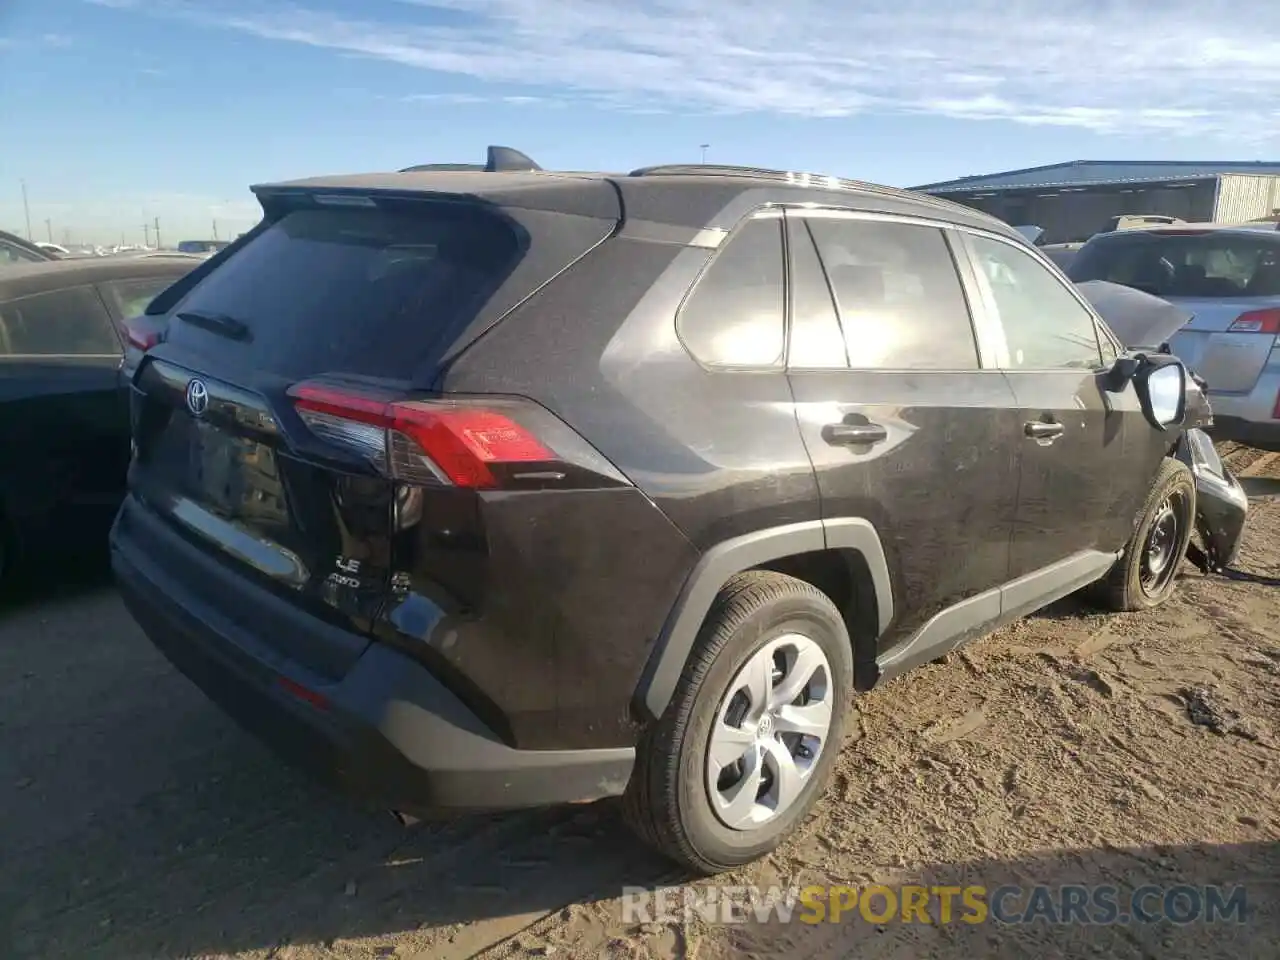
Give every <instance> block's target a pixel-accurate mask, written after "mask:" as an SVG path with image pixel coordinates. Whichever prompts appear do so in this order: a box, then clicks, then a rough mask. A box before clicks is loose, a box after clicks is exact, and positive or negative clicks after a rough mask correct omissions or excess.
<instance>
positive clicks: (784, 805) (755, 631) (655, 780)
mask: <svg viewBox="0 0 1280 960" xmlns="http://www.w3.org/2000/svg"><path fill="white" fill-rule="evenodd" d="M852 689H853V654H852V648H851V646H850V643H849V635H848V632H847V631H846V629H845V626H844V620H843V619H842V617H841V616H840V612H839V610H837V609H836V607H835V605H834V604H833V603H832V602H831V600H830V599H828V597H827V596H826V595H825V594H824V593H823V592H822V591H820V590H818V589H817V588H816V587H814V586H812V585H811V584H808V583H805V582H804V581H802V580H797V579H795V578H793V577H788V576H784V575H782V574H779V573H771V572H766V571H749V572H746V573H742V574H739V575H737V576H735V577H733V578H732V579H731V580H730V581H729V582H728V583H727V584H726V585H725V587H724V588H723V589H722V590H721V591H720V594H719V595H718V596H717V598H716V600H715V602H714V603H713V604H712V606H711V610H710V611H709V612H708V614H707V618H706V620H705V621H704V623H703V625H702V629H701V631H700V632H699V634H698V638H697V640H696V641H695V643H694V646H693V649H692V651H691V652H690V656H689V662H688V664H687V665H686V667H685V671H684V674H683V675H682V677H681V679H680V683H679V685H678V686H677V688H676V691H675V694H674V696H673V698H672V701H671V703H670V705H669V706H668V707H667V710H666V712H665V713H664V714H663V715H662V717H661V719H659V720H658V721H656V722H655V723H654V724H653V725H652V726H651V727H650V728H649V730H648V731H646V733H645V735H644V737H643V738H642V740H641V743H640V744H639V747H638V749H637V751H636V766H635V771H634V773H633V774H632V777H631V782H630V783H629V784H628V787H627V793H626V796H625V798H624V802H623V809H624V812H625V816H626V819H627V821H628V822H629V823H630V825H631V827H632V829H634V830H635V831H636V833H637V834H639V836H640V837H641V838H642V839H643V840H645V841H646V842H647V843H648V844H649V845H651V846H652V847H654V848H656V849H657V850H658V851H659V852H661V853H662V854H664V855H665V856H667V857H668V858H670V859H672V860H674V861H676V862H677V863H679V864H681V865H682V866H685V867H687V868H689V869H690V870H692V871H694V872H695V873H700V874H715V873H720V872H722V871H724V870H731V869H733V868H735V867H738V866H741V865H743V864H746V863H750V862H751V861H753V860H756V859H758V858H760V857H762V856H764V855H765V854H767V853H769V852H770V851H772V850H773V849H774V848H775V847H777V846H778V845H779V844H780V843H781V842H782V841H783V840H784V839H785V838H786V837H787V835H788V834H790V833H791V832H792V831H793V830H794V829H795V828H796V827H797V826H798V825H799V824H800V823H802V822H803V821H804V820H805V819H806V818H807V816H808V815H809V813H810V811H811V810H812V808H813V806H814V803H815V802H816V800H817V798H818V797H819V796H820V795H821V793H822V790H823V786H824V784H825V782H826V780H827V777H828V775H829V773H830V771H831V766H832V764H833V763H834V762H835V759H836V756H837V755H838V754H839V752H840V748H841V746H842V743H843V736H844V729H845V720H846V717H847V716H848V712H849V709H850V697H851V691H852ZM793 691H794V694H793ZM739 751H740V754H739ZM734 756H736V757H737V759H729V758H730V757H734Z"/></svg>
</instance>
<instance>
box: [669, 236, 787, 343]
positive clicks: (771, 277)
mask: <svg viewBox="0 0 1280 960" xmlns="http://www.w3.org/2000/svg"><path fill="white" fill-rule="evenodd" d="M782 266H783V264H782V220H781V219H779V218H768V219H760V220H751V221H748V222H747V223H746V225H744V226H743V227H742V228H741V229H739V230H737V231H736V232H735V233H734V234H733V236H731V237H730V238H729V239H728V240H727V241H726V242H725V245H724V247H723V248H722V249H721V250H720V251H719V252H718V253H717V254H716V255H715V259H713V260H712V262H711V264H710V266H708V267H707V269H706V272H705V273H703V275H702V277H701V278H700V279H699V280H698V282H697V284H696V285H695V286H694V288H693V292H692V293H690V294H689V298H688V299H687V300H686V301H685V302H684V306H683V307H681V309H680V315H679V317H678V318H677V320H676V329H677V331H678V332H679V334H680V339H681V340H682V341H683V342H684V345H685V347H686V349H688V351H689V352H690V353H692V354H693V355H694V356H695V357H696V358H697V359H698V360H699V361H701V362H702V363H704V364H706V365H707V366H711V367H777V366H780V365H781V363H782V341H783V322H784V321H783V314H784V310H785V304H784V296H785V294H784V285H783V270H782Z"/></svg>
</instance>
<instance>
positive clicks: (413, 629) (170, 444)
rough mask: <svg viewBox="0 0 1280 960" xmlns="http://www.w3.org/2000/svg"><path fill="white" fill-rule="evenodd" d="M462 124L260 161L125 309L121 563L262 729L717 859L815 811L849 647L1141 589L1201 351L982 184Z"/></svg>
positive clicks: (316, 766)
mask: <svg viewBox="0 0 1280 960" xmlns="http://www.w3.org/2000/svg"><path fill="white" fill-rule="evenodd" d="M490 166H491V169H489V170H487V171H432V170H426V171H409V172H399V173H386V174H370V175H360V176H338V177H324V178H318V179H312V180H303V181H298V182H291V183H283V184H275V185H269V186H257V187H254V188H253V189H254V193H255V194H256V195H257V197H258V199H259V201H260V202H261V204H262V207H263V211H264V218H263V221H262V222H261V223H260V224H259V225H258V226H257V227H256V228H255V229H253V230H252V231H250V232H249V233H248V234H246V235H245V236H243V237H241V238H240V239H238V240H237V241H236V242H234V243H233V244H232V245H231V246H230V247H229V248H228V249H226V250H223V251H220V252H219V253H217V254H215V255H214V256H213V257H212V259H210V260H208V261H207V262H205V263H203V264H201V265H200V266H199V267H197V268H196V269H195V270H194V271H192V272H191V273H190V274H188V275H187V276H186V277H185V278H183V279H182V280H180V281H179V282H178V283H177V284H175V286H174V287H172V288H171V289H170V290H169V291H167V292H166V293H165V294H163V295H162V296H161V297H159V298H158V299H157V300H156V301H155V302H154V303H153V304H152V306H151V308H150V309H149V311H148V312H149V313H150V314H152V322H153V323H154V325H155V327H156V328H157V329H158V330H159V331H160V333H159V334H158V335H157V336H156V338H155V339H156V340H157V341H158V342H155V343H154V345H152V346H150V348H149V349H148V351H147V353H146V354H145V356H144V357H143V358H142V361H141V363H140V364H139V367H138V369H137V370H136V372H135V373H134V374H133V376H132V378H131V391H132V400H131V403H132V416H133V430H134V438H135V446H136V453H135V457H134V460H133V463H132V465H131V470H130V495H129V497H128V498H127V500H126V502H125V504H124V505H123V507H122V508H121V511H120V513H119V516H118V518H117V520H116V523H115V527H114V529H113V532H112V554H113V564H114V568H115V571H116V575H117V577H118V580H119V584H120V587H121V590H122V592H123V594H124V597H125V599H126V602H127V603H128V606H129V608H130V610H131V611H132V612H133V614H134V616H135V617H136V619H137V620H138V621H139V623H141V625H142V626H143V627H144V629H145V630H146V632H147V633H148V635H149V636H150V637H151V639H152V640H153V641H154V643H155V644H156V645H157V646H158V647H159V648H160V649H161V650H163V651H164V653H165V654H166V655H167V656H168V657H169V658H170V659H171V660H172V661H173V662H174V663H175V664H176V665H177V667H178V668H179V669H180V670H181V671H182V672H184V673H185V674H187V675H188V676H189V677H190V678H192V679H193V680H194V681H195V682H196V683H197V684H199V685H200V686H201V687H202V688H203V689H204V690H205V691H206V692H207V693H208V694H209V696H210V697H212V698H213V699H214V700H216V701H217V702H218V703H219V704H221V705H222V707H223V708H224V709H225V710H226V711H227V712H228V713H230V714H232V715H234V716H235V717H236V718H238V719H239V720H240V721H241V722H242V723H243V724H244V725H245V726H247V727H248V728H249V729H250V730H252V731H254V732H255V733H256V734H258V735H259V736H260V737H261V738H263V739H264V740H266V741H268V742H270V743H271V744H273V745H275V746H276V747H277V748H278V749H279V750H281V751H282V752H283V753H284V754H285V755H286V756H288V757H289V758H292V759H293V760H295V761H296V762H298V763H300V764H302V765H304V766H308V767H310V768H312V769H313V770H315V771H317V772H320V773H323V774H325V775H327V777H328V778H329V779H330V780H332V781H333V782H335V783H337V784H339V785H341V786H343V787H345V788H346V789H349V790H351V791H353V792H354V793H356V794H358V795H359V796H361V797H363V798H365V799H368V800H371V801H373V802H376V803H378V804H380V805H383V806H385V807H387V808H390V809H393V810H397V811H402V812H404V813H407V814H411V815H415V814H421V813H423V812H433V813H434V812H438V811H439V810H441V809H446V810H447V809H450V808H452V809H467V810H477V809H503V808H514V807H523V806H534V805H543V804H552V803H560V802H566V801H582V800H590V799H594V798H599V797H604V796H610V795H625V798H626V799H625V803H624V806H625V808H626V810H627V811H628V816H629V818H630V820H631V821H632V822H633V823H634V825H635V826H636V827H637V828H638V830H639V831H640V832H641V834H642V835H643V836H645V837H646V838H647V839H648V840H650V841H651V842H652V843H654V844H655V845H656V846H657V847H658V848H660V849H661V850H662V851H664V852H665V853H667V854H668V855H670V856H671V857H673V858H675V859H677V860H678V861H681V862H683V863H685V864H687V865H689V866H690V867H692V868H694V869H696V870H699V871H704V872H714V871H717V870H722V869H726V868H730V867H733V866H735V865H738V864H742V863H744V862H747V861H750V860H752V859H753V858H756V857H759V856H761V855H762V854H764V853H765V852H767V851H768V850H770V849H771V848H773V847H774V846H775V845H776V844H777V843H778V842H779V841H780V839H781V838H782V837H784V836H785V835H786V834H787V833H788V832H789V831H790V830H791V829H792V828H793V827H794V826H795V825H796V824H797V823H798V822H799V821H800V819H801V818H802V817H804V816H805V814H806V813H807V811H808V810H809V809H810V808H811V806H812V805H813V803H814V801H815V799H816V798H817V797H818V795H819V794H820V792H821V790H822V784H823V781H824V779H825V778H826V775H827V773H828V771H829V769H830V767H831V764H832V763H833V761H834V759H835V756H836V754H837V752H838V750H839V748H840V744H841V737H842V735H843V733H844V731H845V728H846V726H847V723H846V721H847V718H848V717H849V712H850V709H851V700H852V693H853V691H854V690H855V689H865V688H867V687H870V686H871V685H872V684H875V683H877V682H878V681H881V680H883V679H885V678H887V677H890V676H893V675H895V674H898V673H900V672H901V671H903V670H906V669H907V668H909V667H911V666H913V665H916V664H921V663H924V662H926V661H930V660H934V659H936V658H938V657H939V656H941V655H942V654H943V653H944V652H946V651H948V650H950V649H952V648H954V647H956V646H957V645H959V644H960V643H962V642H963V641H965V640H968V639H970V638H973V637H976V636H978V635H980V634H982V633H984V632H986V631H989V630H991V629H992V628H993V627H995V626H997V625H998V624H1000V623H1003V622H1005V621H1008V620H1010V619H1013V618H1016V617H1019V616H1021V615H1023V614H1026V613H1028V612H1030V611H1033V610H1035V609H1037V608H1038V607H1042V606H1044V605H1045V604H1047V603H1049V602H1050V601H1052V600H1054V599H1056V598H1059V597H1062V596H1063V595H1065V594H1068V593H1070V592H1072V591H1075V590H1077V589H1079V588H1081V587H1084V586H1086V585H1089V584H1094V585H1095V586H1094V590H1095V592H1096V593H1097V595H1098V596H1099V597H1100V598H1102V599H1103V600H1104V601H1106V602H1107V603H1110V604H1111V605H1113V606H1114V607H1116V608H1119V609H1128V610H1131V609H1137V608H1142V607H1147V606H1151V605H1154V604H1156V603H1159V602H1160V601H1162V600H1164V599H1165V598H1166V597H1167V596H1168V595H1169V593H1170V591H1171V590H1172V588H1173V584H1174V573H1175V570H1176V568H1177V566H1178V564H1179V561H1180V559H1181V556H1182V554H1183V553H1184V551H1185V550H1186V549H1187V546H1188V538H1189V537H1190V535H1191V532H1192V528H1193V526H1194V525H1195V522H1196V517H1197V515H1198V514H1197V507H1196V496H1197V491H1196V486H1195V482H1194V479H1193V473H1192V470H1191V469H1189V467H1188V465H1187V463H1184V462H1182V461H1181V460H1179V459H1178V458H1177V455H1179V454H1180V453H1181V454H1182V455H1183V459H1184V460H1187V461H1190V460H1191V459H1192V458H1191V457H1190V455H1187V454H1186V437H1187V435H1188V432H1187V430H1186V429H1185V428H1186V427H1187V426H1188V425H1190V424H1191V423H1192V422H1193V421H1194V422H1201V421H1202V420H1203V417H1204V414H1205V409H1204V407H1203V406H1202V405H1201V402H1200V400H1199V399H1198V398H1199V392H1198V390H1197V388H1196V386H1195V384H1194V382H1193V381H1192V380H1191V379H1190V378H1189V377H1188V376H1187V372H1186V371H1185V370H1184V368H1183V367H1182V365H1181V364H1180V363H1179V362H1178V361H1177V360H1176V359H1174V358H1173V357H1171V356H1168V355H1165V354H1159V353H1156V352H1152V353H1150V354H1143V355H1139V356H1135V355H1133V354H1131V353H1129V352H1127V351H1126V350H1125V348H1124V347H1123V346H1122V345H1121V344H1120V343H1119V342H1118V341H1117V340H1116V339H1115V338H1114V336H1113V335H1112V334H1111V332H1110V330H1109V329H1108V327H1107V325H1106V324H1105V323H1103V322H1102V321H1101V320H1100V318H1099V317H1098V315H1097V314H1096V313H1095V312H1094V310H1093V309H1092V308H1091V307H1090V306H1089V305H1088V303H1087V301H1085V300H1084V299H1083V298H1082V297H1081V296H1080V294H1079V293H1078V291H1077V290H1076V289H1075V288H1074V287H1073V286H1072V285H1071V284H1070V283H1068V282H1066V281H1065V279H1064V278H1063V277H1062V275H1061V274H1060V273H1059V272H1058V271H1057V270H1056V268H1054V267H1053V266H1052V265H1051V264H1050V263H1049V262H1048V261H1047V260H1046V259H1044V258H1043V257H1042V256H1041V255H1040V254H1039V253H1037V252H1036V251H1035V250H1034V249H1033V248H1032V247H1030V246H1029V245H1028V244H1027V243H1026V242H1025V241H1024V240H1022V238H1021V237H1020V236H1019V234H1018V233H1017V232H1016V231H1015V230H1013V229H1012V228H1011V227H1008V226H1005V225H1003V224H1001V223H999V222H997V221H995V220H992V219H990V218H988V217H987V216H985V215H982V214H980V213H977V212H975V211H972V210H969V209H965V208H962V207H959V206H954V205H951V204H948V203H945V202H943V201H939V200H936V199H932V198H930V197H926V196H921V195H916V194H911V193H907V192H904V191H901V190H896V189H890V188H886V187H879V186H873V185H870V184H864V183H856V182H851V181H843V180H837V179H835V178H826V177H817V176H808V175H796V174H785V173H778V172H770V171H763V170H751V169H740V168H716V167H709V166H693V167H658V168H647V169H644V170H638V171H635V172H634V173H631V174H620V175H613V174H590V173H572V174H570V173H552V172H545V171H541V170H538V169H536V168H535V167H534V165H533V164H532V163H528V164H524V165H520V164H516V165H515V166H517V167H519V169H510V168H509V165H507V164H491V165H490ZM493 167H497V168H498V169H493ZM504 167H506V168H505V169H504ZM1195 418H1200V419H1199V420H1196V419H1195ZM1208 451H1209V453H1208V454H1207V455H1210V456H1211V454H1212V448H1211V447H1208ZM1195 462H1196V463H1200V462H1201V461H1199V460H1197V461H1195Z"/></svg>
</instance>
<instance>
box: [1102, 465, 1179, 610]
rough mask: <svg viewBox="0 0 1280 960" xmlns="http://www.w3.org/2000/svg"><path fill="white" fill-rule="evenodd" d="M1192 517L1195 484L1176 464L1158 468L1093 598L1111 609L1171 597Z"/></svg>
mask: <svg viewBox="0 0 1280 960" xmlns="http://www.w3.org/2000/svg"><path fill="white" fill-rule="evenodd" d="M1195 516H1196V482H1195V477H1194V476H1193V475H1192V473H1191V469H1190V468H1189V467H1188V466H1187V465H1186V464H1185V463H1183V462H1182V461H1180V460H1173V459H1171V458H1166V459H1165V460H1164V461H1163V462H1162V463H1161V464H1160V472H1159V473H1158V474H1156V480H1155V483H1154V484H1152V486H1151V493H1150V494H1149V495H1148V497H1147V502H1146V503H1145V504H1144V505H1143V507H1142V513H1141V514H1140V516H1139V518H1138V525H1137V526H1136V527H1135V528H1134V531H1133V536H1131V537H1130V538H1129V542H1128V543H1127V544H1126V545H1125V548H1124V553H1123V554H1122V555H1121V557H1120V559H1119V560H1117V561H1116V565H1115V566H1114V567H1112V568H1111V572H1110V573H1109V574H1107V576H1106V578H1105V579H1103V580H1102V581H1100V582H1099V584H1098V587H1097V590H1096V596H1097V598H1098V600H1099V601H1100V602H1101V603H1102V604H1103V606H1105V607H1106V608H1108V609H1110V610H1114V611H1116V612H1128V611H1135V610H1149V609H1150V608H1152V607H1155V606H1158V605H1159V604H1161V603H1164V602H1165V601H1166V600H1168V599H1169V597H1170V596H1171V595H1172V594H1173V590H1174V587H1175V585H1176V583H1177V579H1178V568H1179V567H1180V566H1181V565H1182V558H1183V557H1185V556H1186V554H1187V544H1189V543H1190V542H1191V532H1192V528H1193V527H1194V525H1195Z"/></svg>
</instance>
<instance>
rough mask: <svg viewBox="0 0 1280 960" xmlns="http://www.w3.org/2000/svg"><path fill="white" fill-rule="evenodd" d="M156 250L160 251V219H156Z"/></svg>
mask: <svg viewBox="0 0 1280 960" xmlns="http://www.w3.org/2000/svg"><path fill="white" fill-rule="evenodd" d="M156 249H157V250H160V249H161V245H160V218H159V217H156Z"/></svg>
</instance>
